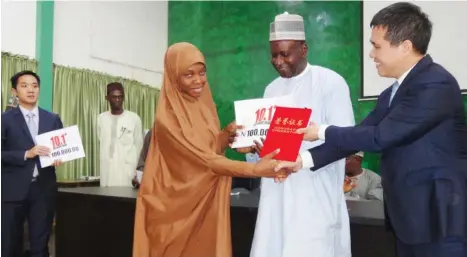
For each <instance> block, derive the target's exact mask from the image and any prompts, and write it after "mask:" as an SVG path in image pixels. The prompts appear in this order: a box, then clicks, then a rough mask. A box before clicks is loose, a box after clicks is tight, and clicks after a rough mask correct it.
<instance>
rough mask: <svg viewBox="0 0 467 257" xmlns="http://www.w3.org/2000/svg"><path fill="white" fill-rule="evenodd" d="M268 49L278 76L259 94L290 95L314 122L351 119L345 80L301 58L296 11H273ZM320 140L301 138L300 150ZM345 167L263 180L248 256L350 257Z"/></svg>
mask: <svg viewBox="0 0 467 257" xmlns="http://www.w3.org/2000/svg"><path fill="white" fill-rule="evenodd" d="M270 50H271V63H272V65H273V66H274V68H275V69H276V70H277V72H278V73H279V75H280V77H278V78H277V79H275V80H274V81H273V82H271V83H270V84H269V85H268V86H267V87H266V90H265V93H264V98H269V97H278V96H287V95H291V96H292V97H291V99H293V100H292V102H291V103H290V105H289V106H288V107H295V108H308V109H311V110H312V115H311V118H310V120H311V121H313V122H316V123H322V122H326V123H329V124H333V125H338V126H351V125H353V124H354V116H353V110H352V104H351V101H350V95H349V88H348V86H347V83H346V82H345V80H344V79H343V78H342V77H341V76H340V75H339V74H337V73H336V72H334V71H332V70H330V69H327V68H324V67H320V66H315V65H310V64H309V63H308V61H307V59H306V56H307V53H308V47H307V44H306V42H305V32H304V22H303V18H302V17H301V16H299V15H294V14H288V13H284V14H281V15H278V16H276V18H275V21H274V22H273V23H271V26H270ZM281 118H285V117H281ZM271 127H273V124H271ZM321 143H322V142H303V143H302V144H301V150H302V151H304V150H307V149H310V148H312V147H314V146H317V145H319V144H321ZM266 144H267V142H266ZM344 169H345V163H344V160H341V161H337V162H335V163H333V164H330V165H328V166H326V167H324V168H322V169H321V170H320V172H316V173H311V172H309V170H308V169H305V170H304V171H303V172H297V173H293V174H291V175H290V176H289V177H288V178H287V179H286V180H285V181H284V183H275V182H274V179H262V181H261V198H260V203H259V210H258V218H257V223H256V230H255V236H254V239H253V245H252V249H251V254H250V256H251V257H265V256H267V257H289V256H294V257H295V256H296V257H302V256H319V257H350V256H351V253H350V229H349V218H348V213H347V207H346V204H345V198H344V193H343V191H342V187H343V183H344Z"/></svg>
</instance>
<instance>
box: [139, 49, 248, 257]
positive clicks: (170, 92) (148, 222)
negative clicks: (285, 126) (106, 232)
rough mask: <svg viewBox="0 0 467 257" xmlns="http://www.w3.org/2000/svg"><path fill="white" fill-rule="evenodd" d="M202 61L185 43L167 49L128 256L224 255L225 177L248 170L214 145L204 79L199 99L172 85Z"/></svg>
mask: <svg viewBox="0 0 467 257" xmlns="http://www.w3.org/2000/svg"><path fill="white" fill-rule="evenodd" d="M196 63H202V64H205V61H204V57H203V55H202V53H201V52H200V51H199V50H198V49H197V48H196V47H195V46H193V45H191V44H189V43H177V44H174V45H172V46H171V47H169V49H168V50H167V53H166V55H165V63H164V66H165V73H164V82H163V86H162V89H161V92H160V97H159V102H158V104H157V109H156V120H155V123H154V128H153V133H152V137H151V144H150V147H149V152H148V156H147V159H146V166H145V168H144V173H143V174H144V175H143V180H142V184H141V187H140V190H139V195H138V199H137V205H136V214H135V231H134V244H133V257H182V256H183V257H230V256H231V239H230V189H231V177H230V176H254V175H253V168H254V165H252V164H248V163H245V162H238V161H231V160H228V159H227V158H226V157H224V156H223V155H222V153H221V152H220V151H221V150H220V149H221V148H220V147H219V145H220V142H219V134H220V133H221V132H220V127H219V118H218V116H217V111H216V108H215V104H214V101H213V99H212V95H211V91H210V89H209V85H208V84H207V83H206V84H205V87H204V91H203V93H202V96H201V97H200V98H197V99H195V98H192V97H190V96H188V95H186V94H183V93H181V91H180V90H179V89H178V87H179V85H178V79H179V77H180V76H181V74H182V73H184V72H185V71H186V70H187V69H188V68H189V67H190V66H192V65H193V64H196Z"/></svg>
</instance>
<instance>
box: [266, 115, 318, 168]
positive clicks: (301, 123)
mask: <svg viewBox="0 0 467 257" xmlns="http://www.w3.org/2000/svg"><path fill="white" fill-rule="evenodd" d="M310 116H311V109H306V108H288V107H279V106H277V107H276V111H275V112H274V116H273V118H272V121H271V125H270V126H269V129H268V132H267V135H266V140H265V141H264V146H263V149H262V150H261V153H260V156H261V157H264V156H265V155H267V154H269V153H271V152H273V151H274V150H276V149H278V148H280V152H279V154H277V155H276V156H275V157H274V159H276V160H281V161H291V162H294V161H296V160H297V156H298V152H299V151H300V146H301V145H302V141H303V134H297V133H296V130H297V129H299V128H306V127H307V126H308V122H309V121H310Z"/></svg>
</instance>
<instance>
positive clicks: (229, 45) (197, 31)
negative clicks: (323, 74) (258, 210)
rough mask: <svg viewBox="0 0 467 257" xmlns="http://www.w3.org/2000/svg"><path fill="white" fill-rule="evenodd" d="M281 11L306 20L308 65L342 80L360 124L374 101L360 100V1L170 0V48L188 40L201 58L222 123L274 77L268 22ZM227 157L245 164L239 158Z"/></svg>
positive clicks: (371, 159)
mask: <svg viewBox="0 0 467 257" xmlns="http://www.w3.org/2000/svg"><path fill="white" fill-rule="evenodd" d="M284 11H288V12H289V13H298V14H300V15H302V16H303V17H304V20H305V22H306V24H305V29H306V35H307V42H308V46H309V55H308V60H309V62H310V63H312V64H316V65H321V66H324V67H327V68H330V69H333V70H335V71H336V72H338V73H339V74H341V75H342V76H343V77H344V78H345V79H346V81H347V83H348V84H349V87H350V93H351V98H352V102H353V108H354V113H355V119H356V121H357V122H359V121H360V120H362V119H363V118H364V117H365V116H366V115H367V114H368V112H369V111H371V110H372V109H373V107H374V105H375V101H364V102H359V101H358V98H359V96H360V91H361V83H362V60H363V59H362V24H361V23H362V21H361V19H362V6H361V3H360V2H354V1H345V2H315V1H312V2H290V1H287V2H240V1H239V2H206V1H202V2H179V1H176V2H175V1H174V2H172V1H171V2H169V44H172V43H175V42H180V41H188V42H191V43H193V44H195V45H196V46H198V47H199V48H200V49H201V51H202V52H203V53H204V54H205V56H206V59H207V60H206V61H207V70H208V78H209V83H210V85H211V88H212V91H213V95H214V100H215V102H216V104H217V108H218V111H219V116H220V119H221V123H222V125H226V124H228V123H229V122H231V121H232V120H234V110H233V101H235V100H241V99H248V98H256V97H261V96H262V94H263V91H264V88H265V86H266V85H267V84H268V83H269V82H271V81H272V80H273V79H274V78H275V77H277V73H276V72H275V71H274V69H273V68H272V66H271V64H270V61H269V60H270V54H269V41H268V40H269V23H270V22H271V21H273V20H274V17H275V15H277V14H280V13H282V12H284ZM318 17H320V18H318ZM364 54H365V55H366V54H367V53H364ZM228 155H229V157H233V158H235V159H241V160H244V156H243V155H239V154H236V153H233V152H229V153H228ZM378 162H379V155H377V154H370V153H365V163H364V165H365V166H366V167H368V168H370V169H372V170H375V171H378V170H379V168H378V166H379V163H378Z"/></svg>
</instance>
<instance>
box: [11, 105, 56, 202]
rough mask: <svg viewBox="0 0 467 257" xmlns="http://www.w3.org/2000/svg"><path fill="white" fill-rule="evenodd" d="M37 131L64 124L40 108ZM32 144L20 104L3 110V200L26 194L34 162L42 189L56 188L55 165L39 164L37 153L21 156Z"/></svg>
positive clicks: (18, 198) (21, 196)
mask: <svg viewBox="0 0 467 257" xmlns="http://www.w3.org/2000/svg"><path fill="white" fill-rule="evenodd" d="M38 112H39V133H38V134H42V133H46V132H49V131H53V130H57V129H61V128H63V124H62V121H61V120H60V117H59V116H58V115H57V114H54V113H51V112H48V111H46V110H44V109H42V108H39V111H38ZM32 147H34V141H33V139H32V136H31V133H29V129H28V126H27V124H26V120H25V118H24V116H23V114H22V113H21V110H20V109H19V108H14V109H11V110H9V111H7V112H4V113H2V201H21V200H23V199H25V197H26V196H27V193H28V190H29V185H30V184H31V180H32V175H33V171H34V164H37V168H38V171H39V178H38V181H37V183H39V185H40V186H41V187H42V188H43V189H44V190H56V176H55V168H54V167H52V166H50V167H47V168H41V166H40V161H39V157H36V158H34V159H27V160H24V155H25V153H26V151H27V150H29V149H31V148H32Z"/></svg>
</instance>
